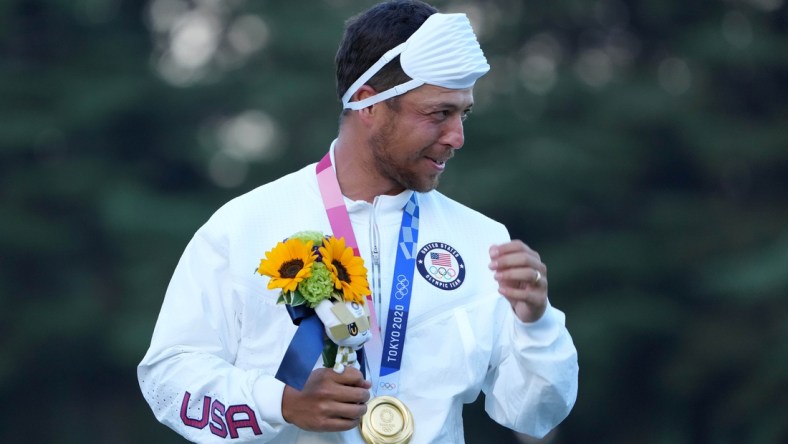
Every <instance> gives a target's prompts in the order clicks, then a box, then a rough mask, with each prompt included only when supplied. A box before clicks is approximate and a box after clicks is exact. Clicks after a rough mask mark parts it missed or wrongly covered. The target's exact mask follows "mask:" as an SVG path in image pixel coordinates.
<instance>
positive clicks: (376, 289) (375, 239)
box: [369, 196, 382, 328]
mask: <svg viewBox="0 0 788 444" xmlns="http://www.w3.org/2000/svg"><path fill="white" fill-rule="evenodd" d="M377 208H378V196H375V199H374V200H373V201H372V212H371V214H370V221H369V237H370V243H369V244H370V245H371V246H372V300H373V301H375V315H376V317H377V319H378V323H380V322H381V318H380V316H381V307H380V304H381V303H382V296H381V284H380V245H379V244H380V231H379V230H378V223H377V219H376V218H375V213H376V212H377ZM378 328H382V327H381V326H380V325H379V326H378Z"/></svg>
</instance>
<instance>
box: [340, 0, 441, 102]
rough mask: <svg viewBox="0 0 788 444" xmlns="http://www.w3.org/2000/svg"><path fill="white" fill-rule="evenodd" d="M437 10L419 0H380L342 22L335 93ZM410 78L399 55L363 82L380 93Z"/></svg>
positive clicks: (353, 80)
mask: <svg viewBox="0 0 788 444" xmlns="http://www.w3.org/2000/svg"><path fill="white" fill-rule="evenodd" d="M436 12H438V10H437V9H436V8H435V7H433V6H431V5H428V4H427V3H424V2H421V1H418V0H395V1H387V2H383V3H379V4H377V5H375V6H373V7H372V8H370V9H368V10H367V11H365V12H362V13H361V14H359V15H357V16H355V17H352V18H350V19H349V20H348V21H347V22H346V23H345V33H344V35H343V36H342V41H341V42H340V44H339V49H338V50H337V56H336V59H335V61H336V69H337V71H336V73H337V96H338V97H339V100H340V101H341V100H342V96H344V95H345V92H347V90H348V88H350V86H351V85H352V84H353V82H355V81H356V80H358V78H359V77H361V75H362V74H364V72H365V71H366V70H367V69H369V67H370V66H372V65H373V64H374V63H375V62H377V61H378V59H379V58H380V57H381V56H383V54H385V53H386V51H388V50H390V49H391V48H394V47H395V46H397V45H399V44H400V43H402V42H404V41H405V40H407V39H408V37H410V36H411V34H413V33H414V32H416V30H417V29H419V27H421V25H422V24H423V23H424V21H425V20H427V18H428V17H429V16H431V15H432V14H435V13H436ZM408 80H411V78H410V77H408V75H407V74H405V72H404V71H403V70H402V67H401V66H400V63H399V56H397V57H396V58H394V60H392V61H390V62H389V63H387V64H386V65H385V66H384V67H383V68H382V69H381V70H380V71H378V72H377V73H376V74H375V75H374V76H372V78H371V79H369V80H368V81H367V82H366V84H367V85H369V86H371V87H372V88H374V89H375V91H378V92H382V91H385V90H387V89H389V88H392V87H394V86H397V85H399V84H400V83H404V82H407V81H408Z"/></svg>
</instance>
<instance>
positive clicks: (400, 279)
mask: <svg viewBox="0 0 788 444" xmlns="http://www.w3.org/2000/svg"><path fill="white" fill-rule="evenodd" d="M409 286H410V281H409V280H408V278H406V277H405V276H404V275H399V276H397V282H396V283H395V284H394V288H395V289H396V290H397V291H396V292H395V293H394V297H395V298H397V299H402V298H404V297H405V296H407V295H408V287H409Z"/></svg>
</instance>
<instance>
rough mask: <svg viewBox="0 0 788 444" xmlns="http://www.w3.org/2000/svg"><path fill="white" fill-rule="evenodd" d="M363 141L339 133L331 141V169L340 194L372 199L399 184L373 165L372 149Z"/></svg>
mask: <svg viewBox="0 0 788 444" xmlns="http://www.w3.org/2000/svg"><path fill="white" fill-rule="evenodd" d="M371 149H372V148H370V147H368V146H367V145H366V144H365V143H363V142H362V141H358V140H353V139H352V138H350V137H347V136H344V137H343V135H342V134H340V135H339V138H338V139H337V142H336V144H335V145H334V170H335V171H336V174H337V181H338V182H339V188H340V189H341V190H342V195H344V196H345V197H347V198H349V199H352V200H364V201H367V202H370V203H371V202H372V201H373V200H374V199H375V197H376V196H380V195H382V194H388V195H396V194H399V193H401V192H402V191H404V188H402V186H401V185H399V184H396V183H392V182H391V181H390V180H388V179H386V178H384V177H382V176H381V175H380V173H378V171H377V168H375V165H374V161H373V159H372V155H371V151H370V150H371Z"/></svg>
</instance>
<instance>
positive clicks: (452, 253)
mask: <svg viewBox="0 0 788 444" xmlns="http://www.w3.org/2000/svg"><path fill="white" fill-rule="evenodd" d="M416 268H418V270H419V274H421V277H423V278H424V279H426V280H427V282H429V283H430V284H432V285H434V286H436V287H438V288H440V289H442V290H455V289H457V288H459V286H460V285H462V283H463V282H465V262H464V261H463V260H462V256H460V253H458V252H457V250H455V249H454V248H453V247H452V246H451V245H448V244H444V243H443V242H431V243H429V244H427V245H425V246H423V247H421V250H419V254H418V255H416Z"/></svg>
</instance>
